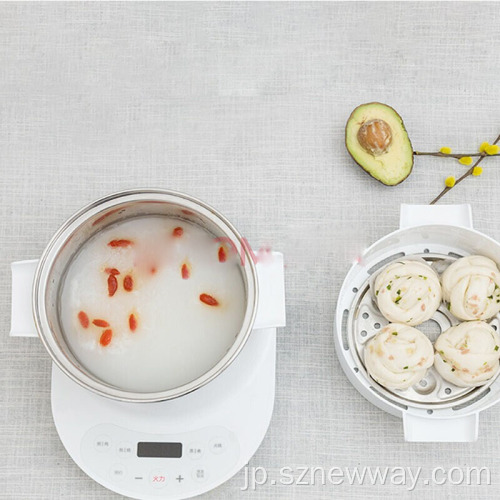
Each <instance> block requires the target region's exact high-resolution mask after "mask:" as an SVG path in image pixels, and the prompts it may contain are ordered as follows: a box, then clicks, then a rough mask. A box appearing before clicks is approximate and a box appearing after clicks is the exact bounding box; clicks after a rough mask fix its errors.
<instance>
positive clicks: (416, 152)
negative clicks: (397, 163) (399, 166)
mask: <svg viewBox="0 0 500 500" xmlns="http://www.w3.org/2000/svg"><path fill="white" fill-rule="evenodd" d="M413 154H414V155H415V156H439V157H441V158H457V159H458V160H459V159H460V158H463V157H464V156H500V154H494V155H488V154H486V153H464V154H457V153H441V151H437V152H435V153H427V152H426V153H423V152H420V151H413Z"/></svg>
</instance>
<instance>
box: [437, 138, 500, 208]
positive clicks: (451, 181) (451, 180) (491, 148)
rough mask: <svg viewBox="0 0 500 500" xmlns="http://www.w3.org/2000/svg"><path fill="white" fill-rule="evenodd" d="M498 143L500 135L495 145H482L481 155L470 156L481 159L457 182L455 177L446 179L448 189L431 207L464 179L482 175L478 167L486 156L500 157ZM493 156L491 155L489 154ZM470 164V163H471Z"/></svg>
mask: <svg viewBox="0 0 500 500" xmlns="http://www.w3.org/2000/svg"><path fill="white" fill-rule="evenodd" d="M498 142H500V135H499V136H498V137H497V138H496V139H495V141H494V142H493V144H488V146H485V145H484V144H482V145H481V148H480V151H481V152H480V153H479V154H474V155H468V157H469V158H470V157H471V156H479V158H478V159H477V160H476V162H475V163H474V164H473V165H472V166H471V167H470V168H469V170H467V172H465V174H463V175H462V176H461V177H459V178H458V179H457V180H455V179H454V178H453V177H448V178H447V179H446V187H445V188H444V189H443V190H442V191H441V192H440V193H439V194H438V195H437V196H436V197H435V198H434V199H433V200H432V201H431V202H430V205H434V204H435V203H437V202H438V201H439V200H440V199H441V198H442V197H443V196H444V195H445V194H446V193H447V192H448V191H451V190H452V189H453V188H454V187H455V186H456V185H457V184H459V183H460V182H462V181H463V180H464V179H466V178H467V177H469V176H470V175H480V174H481V172H482V169H481V167H478V165H479V164H480V163H481V162H482V161H483V160H484V158H486V156H498V146H497V145H496V144H497V143H498ZM488 151H489V152H491V153H492V154H490V153H489V152H488ZM443 155H444V156H447V155H448V154H446V153H443ZM434 156H441V155H434ZM465 158H467V157H463V156H462V157H460V158H459V161H460V160H462V159H465ZM461 163H463V164H465V165H466V164H467V163H465V162H462V161H461ZM469 164H470V163H469Z"/></svg>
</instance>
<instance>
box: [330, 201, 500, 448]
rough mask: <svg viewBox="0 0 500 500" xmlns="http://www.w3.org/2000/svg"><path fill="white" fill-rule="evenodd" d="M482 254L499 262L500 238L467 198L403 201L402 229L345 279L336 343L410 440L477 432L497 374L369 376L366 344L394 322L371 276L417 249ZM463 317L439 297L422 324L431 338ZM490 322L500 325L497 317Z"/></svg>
mask: <svg viewBox="0 0 500 500" xmlns="http://www.w3.org/2000/svg"><path fill="white" fill-rule="evenodd" d="M472 254H480V255H484V256H486V257H489V258H490V259H492V260H494V261H495V262H497V263H500V244H499V243H497V242H496V241H495V240H493V239H491V238H489V237H488V236H486V235H484V234H482V233H480V232H478V231H475V230H474V229H472V216H471V210H470V206H469V205H448V206H430V205H421V206H418V205H402V207H401V219H400V229H399V230H398V231H395V232H393V233H390V234H388V235H387V236H385V237H384V238H382V239H381V240H379V241H377V242H376V243H374V244H373V245H372V246H371V247H369V248H368V249H367V250H366V251H365V252H364V253H363V255H362V256H361V257H360V258H359V259H358V260H357V261H356V262H355V263H354V265H353V266H352V268H351V269H350V271H349V272H348V273H347V276H346V278H345V280H344V283H343V285H342V288H341V290H340V293H339V298H338V302H337V312H336V321H335V335H334V338H335V348H336V352H337V356H338V358H339V361H340V364H341V366H342V368H343V370H344V372H345V374H346V375H347V377H348V378H349V380H350V381H351V383H352V384H353V385H354V387H355V388H356V389H357V390H358V391H359V392H360V393H361V394H362V395H363V396H364V397H365V398H366V399H368V401H370V402H371V403H373V404H375V405H376V406H378V407H379V408H381V409H382V410H385V411H387V412H388V413H390V414H392V415H395V416H398V417H401V418H402V419H403V427H404V436H405V440H406V441H429V442H438V441H441V442H466V441H475V440H476V439H477V436H478V427H479V412H480V411H481V410H484V409H486V408H488V407H490V406H492V405H493V404H495V403H497V402H498V400H499V399H500V378H499V377H494V378H493V379H492V380H490V381H489V382H488V383H487V384H485V385H483V386H481V387H473V388H461V387H456V386H454V385H453V384H450V383H448V382H446V381H445V380H443V379H442V378H441V377H440V376H439V375H438V374H437V372H436V371H435V370H434V368H433V367H432V368H430V369H429V370H428V372H427V375H426V377H425V378H424V379H423V380H422V381H421V382H420V383H419V384H416V385H415V386H413V387H411V388H409V389H407V390H404V391H400V390H397V391H391V390H388V389H386V388H384V387H382V386H381V385H379V384H377V383H376V382H375V381H374V380H373V379H372V378H371V377H369V375H368V373H367V372H366V369H365V367H364V363H363V349H364V346H365V345H366V342H367V341H368V340H370V339H371V338H372V337H373V336H374V335H375V334H376V333H377V332H378V331H379V330H380V329H381V328H383V327H384V326H385V325H386V324H388V323H389V321H388V320H387V319H385V318H384V317H383V316H382V315H381V314H380V312H379V311H378V308H377V307H376V306H375V305H374V303H373V301H372V297H371V292H370V278H371V277H372V276H373V275H374V273H376V272H377V271H378V270H380V269H381V268H382V267H383V266H384V265H386V264H387V263H389V262H391V261H393V260H395V259H400V258H403V257H404V256H410V255H412V256H413V255H418V256H419V257H422V258H424V259H425V260H426V261H428V262H429V263H431V264H432V265H433V266H434V267H437V268H438V269H439V267H444V266H445V265H447V264H449V263H450V262H451V261H453V260H456V259H457V258H459V257H462V256H465V255H472ZM458 322H459V321H458V320H457V319H456V318H455V317H454V316H453V315H451V314H450V313H449V312H448V310H447V309H446V307H445V306H444V305H442V306H441V307H440V308H439V309H438V310H437V311H436V313H435V314H434V316H433V317H432V318H431V319H430V320H429V321H426V322H425V323H423V324H422V325H419V326H417V328H418V329H420V330H422V331H423V332H424V333H426V334H427V335H428V336H429V338H430V339H431V341H432V342H434V341H435V340H436V338H437V336H438V335H439V334H440V333H441V332H442V331H444V330H446V329H447V328H449V327H450V326H452V325H455V324H458ZM489 323H490V324H491V325H492V326H493V328H495V329H497V330H499V329H500V318H499V317H498V316H495V317H494V318H492V319H491V320H490V321H489Z"/></svg>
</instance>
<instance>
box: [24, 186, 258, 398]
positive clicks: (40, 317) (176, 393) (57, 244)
mask: <svg viewBox="0 0 500 500" xmlns="http://www.w3.org/2000/svg"><path fill="white" fill-rule="evenodd" d="M148 199H149V200H152V201H165V202H167V201H176V200H177V202H179V201H185V202H188V203H189V204H190V206H189V208H194V209H196V207H199V208H201V209H202V210H205V211H207V212H208V215H211V217H212V219H211V221H212V222H213V223H215V224H216V225H217V226H219V227H220V228H221V230H223V231H224V232H227V230H229V232H230V233H231V236H233V237H234V239H235V240H236V241H238V243H239V244H240V248H241V249H242V251H244V252H245V265H244V266H242V268H243V269H242V273H243V274H244V275H246V310H245V315H244V318H243V322H242V325H241V327H240V330H239V332H238V333H237V335H236V336H235V339H234V342H233V344H232V345H231V347H230V348H229V349H228V351H227V352H226V353H225V354H224V356H222V358H221V359H220V360H219V361H218V362H217V363H216V364H215V365H214V366H213V367H212V368H211V369H210V370H208V371H207V372H205V373H204V374H203V375H201V376H200V377H198V378H196V379H194V380H192V381H190V382H188V383H186V384H183V385H181V386H179V387H175V388H173V389H168V390H162V391H154V392H134V391H130V390H126V389H121V388H119V387H116V386H113V385H110V384H107V383H106V382H104V381H102V380H100V379H98V378H97V377H95V376H93V375H91V373H90V372H89V371H87V370H86V369H85V367H84V366H82V367H81V368H80V367H78V366H77V365H76V364H75V363H74V362H73V361H72V360H71V359H70V358H69V357H68V356H66V354H65V352H64V350H63V349H62V348H61V346H60V344H59V342H58V341H57V339H56V338H55V336H54V333H53V332H52V329H51V328H50V324H49V321H48V317H47V312H46V307H45V299H46V288H47V280H48V275H49V271H50V269H51V268H52V266H53V264H54V262H55V260H56V258H57V252H58V251H59V249H60V248H61V247H62V246H63V245H64V244H65V242H66V241H68V239H69V237H70V236H71V235H72V234H74V233H75V232H76V231H77V230H78V228H79V227H81V225H82V224H84V223H85V222H86V221H88V220H89V219H90V218H92V217H94V216H95V215H97V214H98V213H100V212H101V211H103V210H107V209H109V208H111V207H113V206H118V205H121V204H122V203H127V202H131V201H145V200H148ZM191 205H194V207H192V206H191ZM57 286H60V282H59V283H57ZM258 297H259V289H258V279H257V271H256V268H255V264H254V261H253V259H252V258H251V255H250V252H249V249H248V248H247V245H245V244H244V242H243V239H242V237H241V235H240V233H239V232H238V231H237V230H236V228H235V227H234V226H233V225H232V224H231V223H230V222H229V221H228V220H227V219H226V218H225V217H224V216H223V215H222V214H220V213H219V212H218V211H217V210H215V209H214V208H213V207H211V206H210V205H208V204H206V203H204V202H203V201H201V200H199V199H198V198H195V197H193V196H190V195H187V194H185V193H181V192H178V191H173V190H167V189H155V188H138V189H128V190H122V191H118V192H115V193H112V194H109V195H106V196H104V197H102V198H99V199H97V200H95V201H93V202H91V203H89V204H87V205H86V206H84V207H83V208H81V209H80V210H78V211H77V212H76V213H74V214H73V215H72V216H71V217H69V218H68V219H67V220H66V221H65V222H64V223H63V224H62V225H61V226H60V227H59V229H58V230H57V231H56V233H55V234H54V235H53V236H52V238H51V239H50V241H49V243H48V244H47V246H46V247H45V249H44V251H43V253H42V256H41V257H40V261H39V264H38V266H37V269H36V272H35V278H34V281H33V299H32V310H33V317H34V322H35V326H36V329H37V331H38V334H39V337H40V339H41V341H42V343H43V345H44V347H45V349H46V350H47V352H48V353H49V354H50V356H51V358H52V361H53V362H54V363H55V364H56V365H57V366H58V367H59V368H60V369H61V370H62V371H63V372H64V373H65V374H66V375H67V376H69V377H70V378H71V379H72V380H73V381H75V382H76V383H78V384H79V385H81V386H82V387H84V388H86V389H89V390H90V391H92V392H94V393H96V394H99V395H101V396H104V397H108V398H111V399H115V400H119V401H124V402H144V403H152V402H158V401H164V400H169V399H175V398H178V397H181V396H184V395H186V394H189V393H191V392H193V391H195V390H197V389H199V388H201V387H203V386H204V385H206V384H208V383H209V382H211V381H212V380H214V379H215V378H216V377H217V376H218V375H220V374H221V373H222V372H223V371H224V370H225V369H226V368H227V367H228V366H230V365H231V363H232V362H233V361H234V360H235V359H236V357H237V356H238V354H239V353H240V352H241V350H242V349H243V347H244V346H245V344H246V342H247V340H248V338H249V336H250V333H251V331H252V328H253V324H254V320H255V316H256V313H257V305H258Z"/></svg>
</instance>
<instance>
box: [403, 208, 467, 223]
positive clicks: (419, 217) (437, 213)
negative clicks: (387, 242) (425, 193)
mask: <svg viewBox="0 0 500 500" xmlns="http://www.w3.org/2000/svg"><path fill="white" fill-rule="evenodd" d="M433 224H443V225H446V226H460V227H465V228H467V229H472V211H471V207H470V205H469V204H468V203H464V204H463V205H407V204H406V203H403V204H402V205H401V214H400V218H399V227H400V229H406V228H407V227H416V226H426V225H433Z"/></svg>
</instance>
